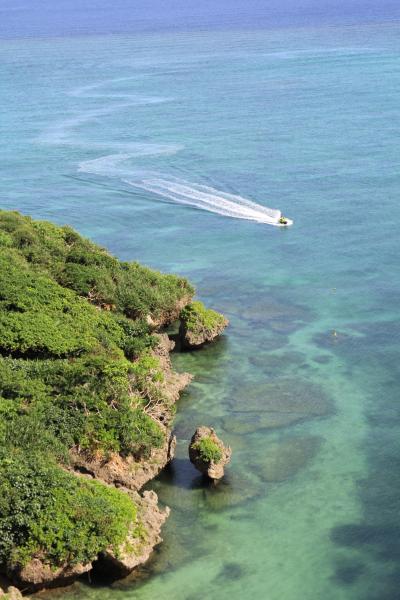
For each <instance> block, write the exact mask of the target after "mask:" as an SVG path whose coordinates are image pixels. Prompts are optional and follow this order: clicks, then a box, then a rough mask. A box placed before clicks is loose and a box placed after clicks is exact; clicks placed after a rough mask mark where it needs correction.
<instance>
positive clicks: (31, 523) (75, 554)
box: [0, 449, 137, 568]
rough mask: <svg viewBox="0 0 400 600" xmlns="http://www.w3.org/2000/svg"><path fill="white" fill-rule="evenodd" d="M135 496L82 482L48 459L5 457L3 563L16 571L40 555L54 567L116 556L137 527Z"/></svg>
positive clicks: (0, 511)
mask: <svg viewBox="0 0 400 600" xmlns="http://www.w3.org/2000/svg"><path fill="white" fill-rule="evenodd" d="M136 519H137V510H136V506H135V504H134V503H133V502H132V501H131V499H130V498H129V496H127V495H126V494H125V493H123V492H120V491H118V490H116V489H114V488H110V487H107V486H105V485H102V484H100V483H97V482H95V481H90V480H86V479H83V478H78V477H76V476H75V475H72V474H70V473H67V472H65V471H63V470H62V469H60V468H59V467H57V466H56V465H55V464H54V463H53V462H51V461H49V460H48V458H46V459H44V458H43V457H41V456H40V455H35V454H33V455H32V454H29V455H26V454H23V453H21V452H18V451H14V452H7V453H6V452H5V451H4V449H3V450H2V452H1V455H0V532H1V536H0V562H1V563H3V564H5V565H7V567H8V568H13V567H15V566H18V565H24V564H26V563H27V562H28V561H29V560H30V559H31V558H33V557H34V556H41V557H42V556H45V557H46V561H48V562H49V563H51V564H52V565H53V566H57V565H62V564H64V563H68V564H72V565H73V564H77V563H87V562H89V561H91V560H93V559H94V558H96V556H97V555H98V553H99V552H101V551H103V550H105V549H106V548H109V547H112V548H114V549H115V550H116V551H118V548H119V546H120V545H121V544H123V542H124V541H125V539H126V536H127V534H128V532H129V530H130V528H131V527H132V525H134V524H135V521H136Z"/></svg>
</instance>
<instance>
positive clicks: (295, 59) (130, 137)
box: [0, 23, 400, 600]
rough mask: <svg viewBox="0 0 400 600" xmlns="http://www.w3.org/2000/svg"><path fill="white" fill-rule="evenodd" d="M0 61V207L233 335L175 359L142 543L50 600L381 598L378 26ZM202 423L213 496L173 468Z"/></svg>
mask: <svg viewBox="0 0 400 600" xmlns="http://www.w3.org/2000/svg"><path fill="white" fill-rule="evenodd" d="M0 47H1V53H2V63H1V67H0V77H1V83H2V85H1V90H2V103H1V106H2V113H3V115H2V116H3V117H4V116H5V119H3V120H4V123H5V126H4V127H3V135H2V150H1V151H2V161H1V163H2V167H3V169H2V174H1V184H2V186H1V187H2V206H3V207H4V208H12V209H18V210H21V211H24V212H26V213H30V214H32V215H33V216H34V217H36V218H46V219H52V220H54V221H57V222H60V223H66V222H67V223H69V224H71V225H73V226H75V227H76V228H78V229H79V231H81V232H82V233H83V234H85V235H88V236H91V237H92V238H93V239H95V240H96V241H98V242H100V243H101V244H103V245H106V246H108V247H109V248H110V249H111V250H112V251H113V252H114V253H116V254H117V255H118V256H119V257H121V258H123V259H137V260H139V261H141V262H144V263H146V264H148V265H151V266H153V267H156V268H158V269H162V270H165V271H175V272H178V273H181V274H184V275H187V276H188V277H189V278H190V279H191V280H192V281H193V282H194V283H195V285H196V286H197V288H198V293H199V296H200V298H201V299H203V300H205V301H206V302H207V304H208V305H210V306H213V307H214V308H216V309H218V310H221V311H222V312H224V313H225V314H226V315H227V316H228V317H229V319H230V322H231V325H230V328H229V330H227V333H226V335H225V336H223V338H222V339H221V340H220V341H219V342H218V343H217V344H215V345H214V346H211V347H209V348H207V349H204V350H202V351H199V352H196V353H193V354H184V355H178V354H176V355H174V363H175V366H176V368H178V369H181V370H188V371H190V372H192V373H194V374H195V376H196V377H195V380H194V382H193V384H192V385H191V386H190V388H189V389H188V390H187V392H186V393H185V394H184V396H183V398H182V400H181V401H180V406H179V413H178V417H177V419H176V433H177V436H178V453H177V458H176V459H175V461H174V463H173V465H172V467H171V469H170V470H169V471H168V472H166V473H165V474H163V475H162V476H161V477H160V479H159V480H158V481H156V482H153V483H152V485H151V486H150V487H151V488H153V489H156V490H157V492H158V494H159V497H160V500H161V502H163V503H166V504H168V505H169V506H171V508H172V515H171V518H170V519H169V521H168V524H167V525H166V527H165V529H164V539H165V541H164V544H163V545H162V546H161V547H160V548H159V550H158V551H157V553H156V554H155V556H154V559H153V561H152V562H151V564H150V565H148V566H147V567H146V568H145V569H143V571H142V573H141V574H140V577H136V578H135V579H133V578H131V579H128V580H127V581H125V582H118V583H116V584H114V585H113V586H106V585H101V584H100V583H96V584H94V585H92V586H90V585H89V583H88V582H85V581H83V582H80V583H77V584H75V585H74V586H73V588H72V589H71V590H70V591H69V595H68V596H67V598H71V599H72V598H77V599H79V600H80V599H81V598H89V599H90V600H108V599H109V598H111V596H113V598H119V599H121V600H129V599H135V600H136V599H137V600H150V599H154V598H161V599H162V600H197V599H198V598H205V597H207V598H211V599H212V600H225V599H228V598H229V599H230V600H239V599H240V600H242V599H243V598H260V599H264V598H268V600H299V599H307V600H320V599H321V598H324V599H325V600H339V599H340V600H341V599H346V600H348V599H349V600H350V599H351V600H353V599H363V600H364V599H368V600H378V599H379V600H389V599H390V600H394V599H395V598H398V597H399V596H398V594H399V592H398V590H399V583H400V581H399V571H398V560H399V556H400V543H399V539H400V536H399V523H398V513H399V500H398V497H399V489H400V480H399V445H400V443H399V439H400V436H399V431H400V411H399V403H398V389H399V381H400V372H399V364H400V362H399V358H400V356H399V349H398V338H399V334H400V324H399V317H398V298H399V292H400V273H399V260H398V256H399V250H400V248H399V246H400V243H399V239H400V238H399V235H398V228H397V225H398V223H399V219H400V204H399V189H400V178H399V148H398V122H399V117H400V102H399V95H400V71H399V64H400V39H399V35H398V26H397V25H396V24H394V23H392V24H390V23H381V24H369V25H363V26H355V25H352V26H346V27H345V26H343V27H340V26H337V27H322V26H321V27H315V28H306V27H304V28H297V29H289V28H286V29H275V30H258V31H254V30H252V31H250V30H248V31H240V30H236V31H229V30H222V31H214V32H211V31H206V30H204V31H198V32H192V33H190V34H189V33H182V32H180V33H178V32H175V33H173V32H164V33H159V34H150V33H147V34H146V33H142V34H135V35H99V36H87V37H85V36H80V37H63V38H54V39H50V38H47V39H10V40H7V41H5V40H3V41H2V42H1V43H0ZM154 181H157V182H158V183H157V185H155V184H154ZM160 182H161V183H160ZM155 188H157V189H155ZM227 194H230V195H233V196H234V197H235V198H232V197H231V196H227ZM238 197H240V198H238ZM227 199H230V201H231V202H234V203H235V206H236V216H238V215H239V216H242V217H243V216H247V217H248V216H249V213H248V212H246V211H247V209H248V205H246V202H243V200H242V199H245V200H246V201H248V200H252V201H254V202H256V203H258V204H260V205H262V206H267V207H271V208H275V209H279V210H281V211H283V213H284V214H286V215H287V216H288V217H290V218H293V219H294V226H293V227H291V228H286V229H281V228H277V227H273V226H270V225H268V224H265V223H259V222H257V220H246V219H243V218H240V219H239V218H231V217H229V216H227V215H228V213H229V211H230V210H231V209H232V207H231V206H230V205H228V208H227V204H226V200H227ZM193 204H197V205H199V206H201V207H202V208H195V206H193ZM246 207H247V208H246ZM260 210H262V209H260ZM213 211H214V212H213ZM215 211H217V212H215ZM221 213H222V214H221ZM251 216H252V215H250V217H251ZM200 424H205V425H213V426H214V427H215V428H216V429H217V432H218V433H220V434H221V436H222V437H223V439H224V440H226V441H227V442H229V443H230V444H231V446H232V448H233V452H234V458H233V461H232V464H231V467H230V468H229V471H228V474H227V477H226V480H225V481H224V482H222V483H221V484H220V485H219V486H217V487H216V488H213V487H210V488H205V487H204V484H203V483H202V482H201V480H200V479H199V478H198V476H197V474H196V472H195V471H194V470H193V469H192V467H191V465H190V464H189V463H188V460H187V454H186V452H187V444H188V441H189V439H190V437H191V435H192V433H193V431H194V428H195V427H196V426H197V425H200Z"/></svg>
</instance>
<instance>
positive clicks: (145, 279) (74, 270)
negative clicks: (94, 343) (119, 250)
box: [0, 211, 194, 319]
mask: <svg viewBox="0 0 400 600" xmlns="http://www.w3.org/2000/svg"><path fill="white" fill-rule="evenodd" d="M0 233H1V235H2V237H0V247H1V246H4V245H6V246H8V245H10V243H11V245H12V246H13V247H14V248H16V249H17V250H18V252H19V254H20V255H22V256H23V257H24V258H25V259H26V260H27V261H28V263H30V264H31V265H32V266H33V267H34V268H35V269H36V270H40V271H42V272H45V273H46V274H47V275H50V276H51V277H52V278H53V279H54V280H55V281H57V282H58V283H59V284H60V285H61V286H63V287H66V288H69V289H71V290H73V291H75V292H77V293H78V294H79V295H81V296H85V297H87V298H89V299H90V301H91V302H93V303H94V304H98V305H99V306H107V307H109V308H111V309H112V310H117V311H120V312H122V313H124V314H125V315H126V316H128V317H130V318H134V319H136V318H140V317H145V316H147V315H152V316H153V317H162V316H166V317H168V315H169V313H171V312H172V311H173V310H174V308H175V306H176V304H177V302H178V301H179V300H181V299H182V298H189V297H190V296H192V295H193V293H194V290H193V288H192V286H191V285H190V284H189V283H188V281H187V280H186V279H183V278H181V277H176V276H175V275H164V274H161V273H158V272H157V271H153V270H151V269H148V268H146V267H143V266H141V265H139V264H138V263H127V262H120V261H119V260H118V259H116V258H115V257H113V256H111V255H110V254H109V253H108V252H107V251H106V250H104V249H103V248H101V247H99V246H97V245H96V244H93V243H92V242H90V241H89V240H87V239H85V238H83V237H81V236H80V235H78V234H77V233H76V232H75V231H74V230H73V229H71V228H70V227H57V226H56V225H53V224H52V223H48V222H44V221H33V220H32V219H30V218H29V217H23V216H22V215H20V214H19V213H16V212H7V211H0ZM2 239H4V240H5V242H4V243H3V242H2ZM10 240H11V242H10Z"/></svg>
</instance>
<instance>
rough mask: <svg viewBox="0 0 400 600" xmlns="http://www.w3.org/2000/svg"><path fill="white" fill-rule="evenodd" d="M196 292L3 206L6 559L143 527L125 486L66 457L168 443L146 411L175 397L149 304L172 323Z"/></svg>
mask: <svg viewBox="0 0 400 600" xmlns="http://www.w3.org/2000/svg"><path fill="white" fill-rule="evenodd" d="M192 294H193V289H192V288H191V286H190V285H189V284H188V283H187V281H186V280H185V279H181V278H179V277H175V276H172V275H162V274H161V273H157V272H155V271H152V270H150V269H147V268H145V267H142V266H141V265H139V264H137V263H123V262H120V261H118V260H117V259H116V258H114V257H113V256H111V255H110V254H108V252H106V251H105V250H104V249H102V248H100V247H99V246H97V245H95V244H93V243H92V242H90V241H89V240H86V239H84V238H82V237H81V236H79V235H78V234H77V233H76V232H75V231H73V230H72V229H71V228H69V227H58V226H56V225H53V224H51V223H47V222H41V221H33V220H32V219H30V218H29V217H23V216H22V215H20V214H19V213H16V212H6V211H0V564H1V563H3V564H7V565H8V566H9V567H12V566H13V565H20V564H24V563H25V562H26V561H28V560H29V559H30V558H31V557H32V556H35V555H38V556H41V557H45V560H47V561H48V562H49V563H50V564H52V565H53V566H54V565H60V564H62V563H64V562H67V563H69V564H74V563H78V562H85V561H89V560H92V559H93V558H94V557H96V556H97V554H98V553H99V552H100V551H101V550H104V549H105V548H106V547H108V546H114V547H118V546H119V545H120V544H121V543H122V542H123V541H124V539H125V538H126V535H127V532H128V529H129V528H131V529H130V530H131V531H133V532H137V535H140V531H141V528H140V523H139V524H138V523H137V522H135V519H136V508H135V506H134V504H133V503H132V502H131V500H130V499H129V498H128V497H127V496H126V495H125V494H123V493H122V492H120V491H117V490H113V489H110V488H108V487H106V486H104V485H100V484H98V483H96V482H93V481H87V480H84V479H81V478H77V477H75V476H73V475H72V474H70V473H68V472H66V471H64V470H63V468H65V467H68V465H69V463H70V460H71V456H74V455H75V453H81V454H84V455H85V456H87V457H88V458H94V457H95V458H96V459H98V460H103V459H104V460H107V459H108V458H109V457H110V456H111V455H112V454H113V453H119V454H120V455H122V456H124V455H133V456H135V457H141V456H147V455H149V454H150V452H151V450H152V449H153V448H157V447H161V446H162V444H163V443H164V441H165V431H164V428H163V427H161V426H160V425H159V423H158V421H156V420H154V419H153V418H152V417H151V416H150V414H152V415H154V414H156V411H154V410H153V409H154V407H156V408H157V410H158V409H160V407H161V412H162V407H164V409H166V408H167V405H168V410H171V407H170V406H169V400H168V398H166V397H165V394H164V391H163V373H162V369H161V365H160V362H159V360H158V359H157V358H156V357H155V356H154V354H153V353H152V352H151V351H152V350H153V349H154V348H155V347H156V345H157V338H156V337H155V336H154V335H153V334H152V332H151V329H150V327H149V325H148V324H147V320H146V317H148V316H149V315H150V316H151V317H153V318H156V319H159V320H160V321H164V322H168V319H170V318H173V317H175V316H176V305H177V303H178V302H182V299H185V298H188V297H190V296H191V295H192ZM149 413H150V414H149ZM57 463H58V465H60V464H62V465H63V468H61V467H60V466H58V465H57ZM132 524H133V525H132ZM132 526H133V529H132ZM135 535H136V534H135Z"/></svg>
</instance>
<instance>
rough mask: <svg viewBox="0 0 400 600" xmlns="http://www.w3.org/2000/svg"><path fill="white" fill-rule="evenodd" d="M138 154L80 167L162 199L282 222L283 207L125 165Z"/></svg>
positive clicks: (106, 158)
mask: <svg viewBox="0 0 400 600" xmlns="http://www.w3.org/2000/svg"><path fill="white" fill-rule="evenodd" d="M167 152H168V148H162V147H161V148H157V147H156V145H155V147H154V154H160V153H167ZM172 152H173V150H172V149H171V153H172ZM150 153H151V152H150ZM135 156H137V155H135V154H112V155H109V156H103V157H100V158H97V159H95V160H89V161H84V162H82V163H80V165H79V171H80V172H81V173H90V174H92V175H99V176H103V177H117V178H118V179H119V180H120V181H122V182H123V183H125V184H127V185H129V186H132V187H134V188H137V189H142V190H145V191H146V192H150V193H151V194H153V195H154V196H156V197H159V198H161V199H166V200H168V201H170V202H175V203H177V204H181V205H186V206H191V207H193V208H197V209H199V210H205V211H208V212H212V213H216V214H218V215H221V216H224V217H231V218H234V219H246V220H248V221H256V222H257V223H265V224H268V225H275V226H281V225H282V223H280V222H279V221H280V219H281V217H282V213H281V211H280V210H277V209H273V208H268V207H266V206H263V205H262V204H257V203H256V202H253V201H252V200H249V199H247V198H243V197H242V196H239V195H236V194H229V193H227V192H223V191H221V190H217V189H215V188H213V187H210V186H207V185H202V184H196V183H192V182H189V181H186V180H184V179H180V178H178V177H172V176H166V175H165V174H162V173H152V172H146V171H139V170H134V169H132V168H129V167H128V166H124V163H125V162H126V161H128V160H129V159H130V158H133V157H135ZM286 224H287V225H291V224H292V221H291V220H290V219H287V223H286Z"/></svg>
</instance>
